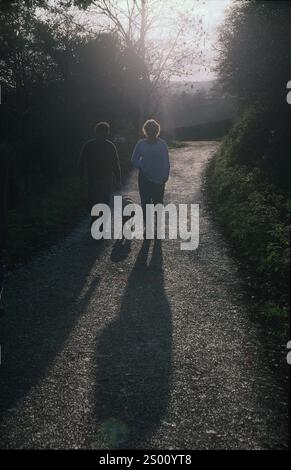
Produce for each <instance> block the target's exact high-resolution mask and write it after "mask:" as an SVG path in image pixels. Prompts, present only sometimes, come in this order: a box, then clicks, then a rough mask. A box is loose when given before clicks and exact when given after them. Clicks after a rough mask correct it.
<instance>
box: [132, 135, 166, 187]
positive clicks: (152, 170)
mask: <svg viewBox="0 0 291 470" xmlns="http://www.w3.org/2000/svg"><path fill="white" fill-rule="evenodd" d="M131 161H132V164H133V166H134V167H136V168H139V169H140V170H141V171H142V173H143V174H144V176H145V177H146V178H147V179H148V180H150V181H152V182H153V183H158V184H161V183H162V182H163V181H166V180H167V179H168V177H169V172H170V163H169V152H168V146H167V144H166V142H165V141H164V140H162V139H157V141H156V142H149V141H148V140H147V139H142V140H140V141H139V142H138V143H137V144H136V146H135V149H134V151H133V154H132V159H131Z"/></svg>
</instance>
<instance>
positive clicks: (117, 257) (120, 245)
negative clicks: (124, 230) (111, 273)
mask: <svg viewBox="0 0 291 470" xmlns="http://www.w3.org/2000/svg"><path fill="white" fill-rule="evenodd" d="M130 249H131V240H128V239H126V238H122V239H120V240H117V241H116V242H115V243H114V245H113V248H112V251H111V255H110V259H111V261H113V262H114V263H119V262H120V261H123V260H125V259H126V258H127V257H128V255H129V253H130Z"/></svg>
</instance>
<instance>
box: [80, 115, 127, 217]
mask: <svg viewBox="0 0 291 470" xmlns="http://www.w3.org/2000/svg"><path fill="white" fill-rule="evenodd" d="M109 132H110V126H109V124H108V123H107V122H99V123H97V125H96V127H95V139H92V140H89V141H88V142H86V143H85V145H84V147H83V149H82V152H81V157H80V162H79V172H80V177H81V179H82V181H87V184H88V209H89V210H90V212H91V209H92V207H93V206H94V205H95V204H108V205H109V203H110V196H111V193H112V191H113V188H114V183H115V186H116V188H118V189H120V187H121V171H120V163H119V158H118V153H117V150H116V147H115V145H114V144H113V142H111V141H110V140H109V139H108V137H109ZM93 220H94V218H92V221H93Z"/></svg>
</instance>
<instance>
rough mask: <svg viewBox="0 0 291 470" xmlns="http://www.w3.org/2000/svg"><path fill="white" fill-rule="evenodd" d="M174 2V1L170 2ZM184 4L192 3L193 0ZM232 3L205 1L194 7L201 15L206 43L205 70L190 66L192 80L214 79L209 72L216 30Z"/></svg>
mask: <svg viewBox="0 0 291 470" xmlns="http://www.w3.org/2000/svg"><path fill="white" fill-rule="evenodd" d="M171 1H173V2H175V1H176V0H171ZM184 3H190V4H191V3H193V0H189V2H188V0H187V1H185V2H184ZM233 3H234V0H205V1H203V2H199V3H198V4H197V5H195V11H196V13H197V14H198V15H201V17H202V19H203V23H204V28H205V30H206V33H207V35H206V41H205V46H203V49H204V53H205V57H206V67H207V70H201V69H200V68H199V67H197V66H192V79H193V80H197V81H200V80H211V79H214V78H215V74H214V72H213V71H211V67H212V65H213V62H214V58H215V49H214V47H215V43H216V42H217V28H218V27H219V26H220V25H222V24H223V21H224V18H225V15H226V10H227V8H229V7H230V6H231V5H232V4H233Z"/></svg>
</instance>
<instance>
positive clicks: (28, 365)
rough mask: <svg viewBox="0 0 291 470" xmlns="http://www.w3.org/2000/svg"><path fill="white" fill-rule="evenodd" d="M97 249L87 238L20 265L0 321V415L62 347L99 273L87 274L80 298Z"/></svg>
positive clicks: (31, 384)
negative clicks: (26, 266) (63, 251)
mask: <svg viewBox="0 0 291 470" xmlns="http://www.w3.org/2000/svg"><path fill="white" fill-rule="evenodd" d="M100 251H101V246H100V244H99V245H96V244H95V243H92V241H90V242H89V241H88V242H87V243H83V245H82V249H80V246H79V245H78V244H77V245H76V244H72V245H71V246H70V249H69V250H68V251H67V252H66V255H64V254H62V256H60V257H56V256H53V257H52V258H51V259H48V260H45V261H44V265H43V264H42V258H41V259H40V261H39V263H38V265H37V266H34V268H33V269H32V270H31V268H29V270H26V271H24V272H23V274H22V275H20V280H18V281H17V289H18V290H17V289H16V287H15V285H14V286H13V289H14V290H15V289H16V290H15V292H14V291H13V290H12V288H11V287H10V288H9V291H8V292H7V297H8V298H7V304H8V306H7V313H6V315H5V317H4V318H3V319H1V325H0V327H1V343H2V344H1V345H2V364H1V367H0V383H1V387H0V418H1V417H2V415H5V413H6V411H7V409H8V410H9V409H10V408H13V407H15V406H16V404H17V403H18V401H19V400H21V399H23V398H24V397H25V396H26V395H27V394H28V393H29V391H30V389H31V388H32V387H33V386H34V385H36V384H37V383H38V381H39V380H40V379H41V378H42V377H44V376H45V374H46V371H47V369H48V368H49V367H50V365H51V364H52V362H53V360H54V358H55V357H56V356H57V354H58V353H60V351H61V350H62V348H63V346H64V344H65V342H66V340H67V338H68V337H69V335H70V331H71V329H72V328H73V326H74V324H75V323H76V321H77V320H78V318H79V317H80V316H81V315H82V313H83V312H84V310H85V308H86V305H87V303H88V302H89V300H90V298H91V296H92V295H93V293H94V290H95V289H96V286H97V284H98V283H99V276H98V275H95V276H92V278H91V282H90V284H89V285H88V288H87V289H86V292H85V293H84V295H83V296H82V298H81V299H79V296H80V293H81V291H82V289H83V288H84V285H85V282H86V278H87V276H88V274H89V273H90V270H91V269H92V266H93V265H94V263H95V262H96V258H98V256H99V253H100ZM32 272H33V274H32ZM13 294H14V297H13ZM9 297H10V298H9ZM0 440H1V439H0Z"/></svg>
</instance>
